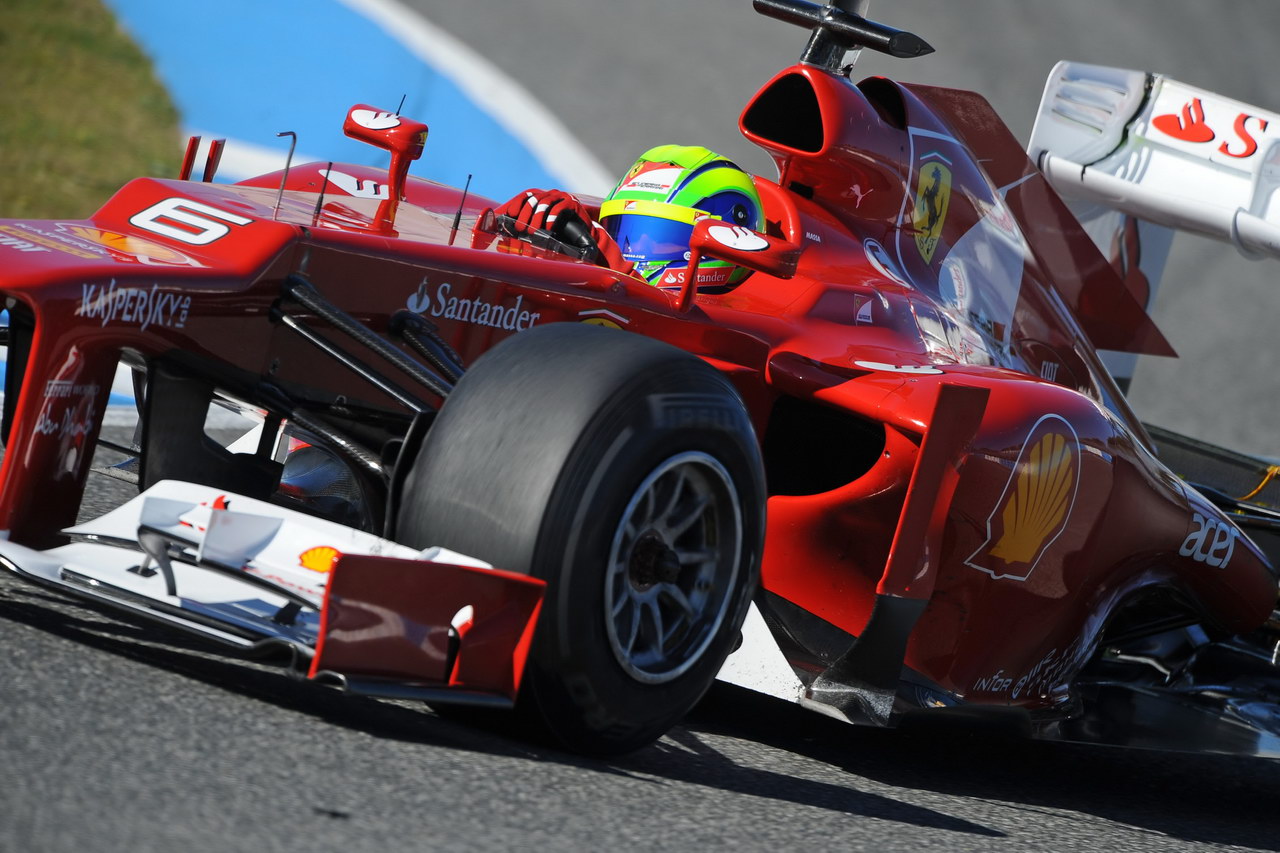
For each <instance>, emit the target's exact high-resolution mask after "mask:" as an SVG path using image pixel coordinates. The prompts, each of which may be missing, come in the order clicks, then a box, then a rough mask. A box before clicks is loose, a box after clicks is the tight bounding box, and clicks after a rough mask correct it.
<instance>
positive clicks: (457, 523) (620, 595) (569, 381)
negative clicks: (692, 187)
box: [396, 323, 765, 755]
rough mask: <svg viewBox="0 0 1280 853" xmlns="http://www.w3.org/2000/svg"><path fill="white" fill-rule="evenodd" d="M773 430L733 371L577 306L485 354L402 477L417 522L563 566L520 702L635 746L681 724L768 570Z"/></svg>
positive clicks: (466, 547)
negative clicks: (603, 321) (765, 454)
mask: <svg viewBox="0 0 1280 853" xmlns="http://www.w3.org/2000/svg"><path fill="white" fill-rule="evenodd" d="M764 506H765V489H764V474H763V467H762V464H761V460H760V452H759V446H758V443H757V441H756V438H755V434H754V431H753V429H752V427H751V423H750V420H749V418H748V417H747V413H746V410H745V408H744V407H743V404H742V401H741V399H740V398H739V397H738V394H737V392H736V391H735V390H734V388H733V386H732V385H731V384H730V383H729V381H728V380H727V379H726V378H725V376H724V375H723V374H721V373H720V372H719V371H717V370H715V369H714V368H712V367H710V366H709V365H707V364H706V363H705V362H703V361H702V360H701V359H699V358H696V357H695V356H692V355H690V354H688V353H686V352H683V351H681V350H678V349H676V348H674V347H671V346H668V345H667V344H664V343H661V342H659V341H655V340H652V339H649V338H645V337H641V336H639V335H635V334H630V333H627V332H622V331H618V330H613V329H608V328H603V327H599V326H592V325H584V324H577V323H559V324H553V325H548V326H545V327H538V328H535V329H532V330H530V331H527V332H524V333H521V334H518V335H515V336H513V337H511V338H508V339H507V340H506V341H504V342H502V343H501V344H499V345H498V346H496V347H494V348H493V349H492V350H491V351H489V352H488V353H486V354H485V355H484V356H483V357H482V358H480V359H479V360H478V361H477V362H476V364H475V365H474V366H473V367H472V368H470V369H469V370H468V371H467V373H466V374H465V375H464V376H463V377H462V379H461V380H460V381H459V382H458V384H457V386H456V387H455V389H454V390H453V392H452V393H451V394H450V396H449V398H448V401H447V402H446V403H445V405H444V406H443V407H442V409H441V412H440V415H439V417H438V418H437V420H436V422H435V424H434V425H433V426H432V428H431V431H430V433H429V434H428V436H427V439H426V441H425V443H424V445H423V447H422V450H421V452H420V453H419V455H418V457H417V458H416V460H415V461H414V463H413V464H412V468H411V470H410V472H409V473H408V475H407V477H406V479H405V483H404V487H403V490H402V493H401V500H400V503H399V510H398V513H397V519H396V523H397V538H398V539H400V540H401V541H403V542H405V543H406V544H410V545H415V546H420V547H425V546H427V545H443V546H445V547H448V548H452V549H454V550H456V551H460V552H462V553H465V554H471V555H474V556H477V557H480V558H482V559H484V560H487V561H489V562H491V563H492V564H493V565H495V566H498V567H501V568H504V569H509V570H512V571H517V572H524V573H527V574H530V575H533V576H535V577H539V578H542V579H543V580H545V581H547V585H548V586H547V594H546V598H545V600H544V603H543V609H542V613H541V616H540V618H539V623H538V626H537V629H536V634H535V637H534V643H533V650H532V652H531V655H530V660H529V664H528V666H527V667H526V670H525V675H524V680H523V683H522V685H521V691H520V696H519V698H518V701H517V707H516V713H517V715H518V717H519V718H520V719H521V721H522V722H524V723H526V724H531V725H532V726H534V727H535V728H536V729H537V730H541V731H542V732H543V733H546V734H549V735H551V736H552V738H553V740H554V741H555V742H558V743H559V744H560V745H562V746H564V747H566V748H569V749H572V750H575V751H579V752H585V753H591V754H600V755H607V754H617V753H622V752H627V751H630V750H633V749H636V748H639V747H641V746H644V745H646V744H648V743H650V742H652V741H653V740H656V739H657V738H658V737H660V736H662V734H663V733H665V732H666V731H667V730H668V729H669V728H670V727H671V726H672V725H673V724H674V723H676V722H677V721H678V720H679V719H680V718H681V717H682V716H683V715H684V714H685V713H686V712H687V711H688V710H689V709H690V708H691V707H692V706H693V705H694V704H695V703H696V702H697V701H698V699H699V698H701V696H702V695H703V693H704V692H705V691H706V690H707V688H708V687H709V686H710V685H711V683H712V681H713V679H714V678H715V675H716V673H717V672H718V671H719V669H720V666H721V664H722V663H723V661H724V659H725V658H726V657H727V656H728V655H729V653H730V652H731V651H732V650H733V648H734V646H735V644H736V642H737V640H738V637H739V631H740V629H741V626H742V621H743V619H744V617H745V615H746V610H747V606H748V604H749V602H750V600H751V596H752V593H753V591H754V590H755V587H756V585H757V583H758V580H759V564H760V557H761V550H762V544H763V538H764Z"/></svg>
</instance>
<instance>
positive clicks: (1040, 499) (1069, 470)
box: [965, 415, 1080, 581]
mask: <svg viewBox="0 0 1280 853" xmlns="http://www.w3.org/2000/svg"><path fill="white" fill-rule="evenodd" d="M1079 486H1080V440H1079V438H1078V437H1077V435H1076V431H1075V429H1073V428H1072V426H1071V424H1069V423H1067V421H1066V420H1064V419H1063V418H1061V417H1060V416H1058V415H1045V416H1044V417H1043V418H1041V419H1040V420H1039V421H1037V422H1036V425H1035V426H1034V427H1032V429H1031V432H1030V433H1029V434H1028V435H1027V438H1026V440H1025V441H1024V442H1023V444H1022V449H1021V451H1020V452H1019V453H1018V459H1017V462H1015V463H1014V466H1013V471H1012V472H1011V473H1010V475H1009V481H1008V483H1006V484H1005V488H1004V492H1003V494H1002V495H1001V497H1000V500H999V501H997V502H996V507H995V509H993V510H992V512H991V515H990V516H989V517H988V519H987V538H986V541H984V542H983V543H982V546H981V547H980V548H978V550H977V551H975V552H974V553H973V555H972V556H970V557H969V559H968V560H966V561H965V562H966V563H968V565H970V566H972V567H973V568H975V569H978V570H979V571H983V572H986V573H987V574H989V575H991V576H992V577H994V578H1009V579H1011V580H1022V581H1024V580H1026V579H1027V578H1028V577H1029V576H1030V575H1031V572H1032V571H1033V570H1034V569H1035V567H1036V565H1037V564H1038V563H1039V562H1040V558H1041V557H1043V556H1044V553H1045V551H1047V550H1048V548H1049V546H1050V545H1052V544H1053V542H1054V540H1056V539H1057V538H1058V537H1059V536H1060V535H1062V531H1063V530H1065V529H1066V526H1067V521H1068V520H1069V519H1070V517H1071V510H1072V508H1073V507H1074V506H1075V499H1076V492H1077V491H1078V489H1079Z"/></svg>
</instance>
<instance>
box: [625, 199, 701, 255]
mask: <svg viewBox="0 0 1280 853" xmlns="http://www.w3.org/2000/svg"><path fill="white" fill-rule="evenodd" d="M707 215H708V214H707V213H705V212H704V211H701V210H695V209H694V208H692V207H682V206H681V205H677V204H666V203H664V202H653V201H625V200H621V199H613V200H610V201H606V202H605V203H604V204H602V205H601V206H600V224H601V225H603V226H604V229H605V231H608V232H609V236H611V237H613V239H614V240H615V241H616V242H617V244H618V247H619V248H620V249H621V250H622V256H623V257H624V258H626V259H627V260H629V261H635V262H637V263H644V262H653V261H675V260H683V259H684V258H685V257H686V255H687V254H688V252H689V240H690V238H692V237H693V223H694V222H695V221H696V220H698V219H701V218H703V217H704V216H707Z"/></svg>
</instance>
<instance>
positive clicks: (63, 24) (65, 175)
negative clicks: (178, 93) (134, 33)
mask: <svg viewBox="0 0 1280 853" xmlns="http://www.w3.org/2000/svg"><path fill="white" fill-rule="evenodd" d="M3 6H4V14H3V15H2V16H0V81H3V82H0V217H4V218H32V219H45V218H55V217H66V218H72V217H74V218H82V217H87V216H89V215H90V214H91V213H93V212H94V211H95V210H97V209H98V208H99V207H100V206H101V205H102V203H103V202H104V201H106V200H107V198H109V197H110V196H111V194H112V193H113V192H115V191H116V190H117V189H119V188H120V186H121V185H123V184H124V183H125V182H126V181H128V180H129V179H130V178H136V177H139V176H141V175H152V176H157V177H174V176H176V175H177V172H178V165H179V161H180V159H181V152H180V147H181V141H180V139H179V136H178V114H177V111H176V110H175V109H174V107H173V104H172V103H171V102H170V100H169V96H168V94H167V93H166V92H165V90H164V88H163V87H162V86H161V85H160V83H159V82H158V81H157V80H156V78H155V75H154V74H153V73H152V70H151V64H150V62H149V61H148V60H147V59H146V57H144V56H143V55H142V53H141V52H140V51H139V50H138V48H137V47H136V46H135V45H134V44H133V42H132V41H131V40H130V39H129V37H128V36H127V35H126V34H125V33H124V32H122V31H121V30H120V29H119V28H118V27H117V26H116V21H115V18H114V16H113V15H112V14H111V13H110V12H109V11H107V9H106V8H104V7H103V5H102V3H101V2H99V0H4V3H3Z"/></svg>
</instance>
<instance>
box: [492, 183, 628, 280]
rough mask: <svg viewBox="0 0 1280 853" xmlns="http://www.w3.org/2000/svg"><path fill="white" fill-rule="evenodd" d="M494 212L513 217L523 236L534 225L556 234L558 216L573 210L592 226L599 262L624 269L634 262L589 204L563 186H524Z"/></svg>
mask: <svg viewBox="0 0 1280 853" xmlns="http://www.w3.org/2000/svg"><path fill="white" fill-rule="evenodd" d="M494 212H495V213H496V214H498V215H499V216H509V217H511V219H512V220H513V223H512V225H513V230H514V231H515V233H516V236H523V235H525V234H528V233H529V232H530V231H532V230H535V229H541V230H543V231H546V232H548V233H551V234H555V233H556V230H555V225H556V221H557V219H559V218H560V217H562V216H564V215H566V214H572V215H574V216H576V217H577V218H578V219H579V220H580V221H581V222H583V223H584V224H585V225H587V226H588V227H589V228H590V229H591V239H592V240H594V241H595V244H596V248H597V249H599V257H598V258H597V259H596V263H598V264H599V265H600V266H604V267H608V268H609V269H613V270H617V271H618V272H622V273H630V272H631V270H632V268H633V267H634V266H635V265H634V264H632V263H631V262H630V261H628V260H626V259H625V258H623V257H622V250H621V249H619V248H618V244H617V243H616V242H614V239H613V238H612V237H610V236H609V232H607V231H605V230H604V229H603V228H601V227H600V223H598V222H596V221H595V220H594V219H593V218H592V217H591V211H590V210H588V209H587V206H586V205H584V204H583V203H582V202H580V201H578V199H577V198H575V197H574V196H572V195H570V194H569V193H567V192H565V191H564V190H538V189H529V190H525V191H524V192H522V193H519V194H517V195H516V197H515V198H513V199H511V200H510V201H508V202H507V203H506V204H504V205H502V207H499V208H498V209H497V210H496V211H494Z"/></svg>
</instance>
